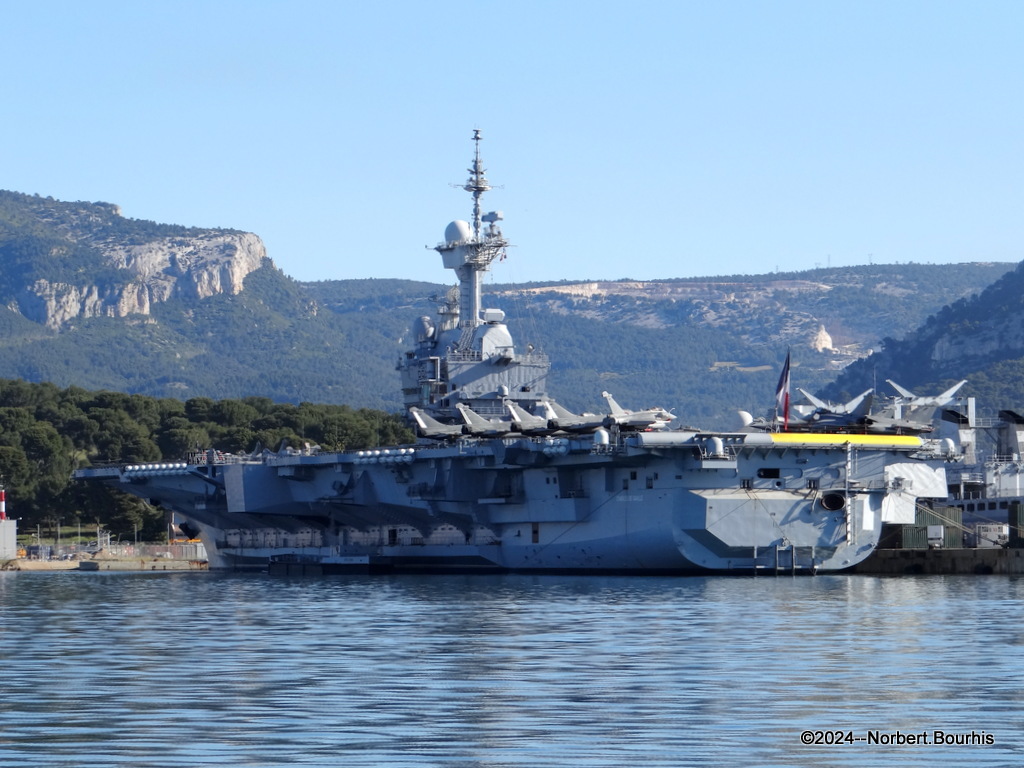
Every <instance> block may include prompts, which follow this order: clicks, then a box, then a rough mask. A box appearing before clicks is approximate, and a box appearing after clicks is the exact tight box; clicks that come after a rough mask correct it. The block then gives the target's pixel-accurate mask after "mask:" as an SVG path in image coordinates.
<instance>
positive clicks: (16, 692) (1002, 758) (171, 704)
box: [0, 572, 1024, 768]
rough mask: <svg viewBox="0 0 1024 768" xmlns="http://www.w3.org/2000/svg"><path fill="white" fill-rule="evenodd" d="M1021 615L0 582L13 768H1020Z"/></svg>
mask: <svg viewBox="0 0 1024 768" xmlns="http://www.w3.org/2000/svg"><path fill="white" fill-rule="evenodd" d="M1022 599H1024V580H1020V579H1014V578H1002V577H983V578H960V577H920V578H907V579H878V578H871V577H839V576H825V577H816V578H796V579H792V578H778V579H775V578H758V579H755V578H688V579H679V578H611V577H592V578H588V577H558V576H521V575H510V576H472V577H469V576H433V577H417V576H396V577H363V576H352V577H334V578H322V579H278V578H271V577H267V576H238V575H222V574H123V573H120V574H119V573H109V572H106V573H97V574H78V573H46V574H39V573H29V572H26V573H16V574H15V573H0V611H2V613H0V616H2V621H0V662H2V668H3V674H4V682H3V696H2V698H0V764H3V765H16V764H20V765H32V766H46V767H52V766H72V765H74V766H79V765H81V764H82V759H83V756H85V755H88V756H89V762H90V763H91V764H93V765H97V766H102V765H110V766H133V768H134V767H135V766H138V767H140V768H150V767H154V768H156V767H160V768H162V767H164V766H166V767H171V766H217V765H232V766H254V767H255V766H260V767H262V766H291V765H295V766H334V765H339V764H344V765H346V766H356V767H361V766H374V767H379V766H388V767H389V768H404V767H406V766H409V767H410V768H412V767H415V768H425V767H427V766H429V767H431V768H435V767H436V768H447V767H448V766H452V767H455V766H458V767H459V768H506V767H511V766H516V767H519V766H531V768H546V767H547V766H565V765H572V766H586V767H587V768H604V767H605V766H608V767H609V768H611V767H612V766H614V767H615V768H619V767H620V766H623V765H625V764H628V763H632V762H637V761H642V762H643V763H644V765H645V768H668V767H669V766H671V767H673V768H675V767H676V766H718V765H753V764H756V765H762V766H775V765H779V766H781V765H792V764H794V763H799V764H802V765H812V766H866V765H878V764H883V763H884V764H887V765H899V766H924V765H926V764H927V765H932V764H935V763H937V762H939V763H943V764H961V765H975V766H991V767H995V766H1002V765H1007V766H1008V765H1019V764H1021V763H1022V762H1024V755H1022V753H1021V750H1022V744H1021V738H1020V736H1019V734H1020V733H1022V732H1024V729H1022V725H1024V723H1022V720H1024V715H1022V714H1021V713H1022V711H1024V707H1022V704H1024V685H1022V682H1024V681H1022V677H1024V675H1022V669H1021V665H1020V663H1019V661H1018V660H1017V659H1018V655H1019V651H1020V646H1021V645H1022V642H1024V630H1022V629H1021V628H1020V626H1019V625H1018V623H1017V622H1016V616H1017V614H1018V612H1019V609H1020V607H1021V604H1022ZM803 730H812V731H827V730H839V731H844V732H846V731H849V732H850V733H851V734H854V735H856V736H858V737H860V736H863V735H865V734H867V733H868V732H869V731H877V732H880V733H882V734H894V733H896V732H897V731H899V732H901V733H903V734H916V733H921V732H925V733H928V734H929V738H931V734H933V733H934V731H936V730H941V731H944V732H945V733H948V734H960V735H963V734H971V733H972V731H973V732H974V733H975V734H980V733H981V732H983V731H984V732H985V733H987V734H991V735H992V736H993V738H994V741H995V743H994V744H992V745H990V746H985V745H981V746H978V745H975V746H935V745H931V746H913V745H878V744H874V745H868V744H865V743H863V742H859V743H855V744H849V745H843V746H838V745H828V746H826V745H821V746H815V745H808V746H805V745H802V744H801V742H800V733H801V731H803Z"/></svg>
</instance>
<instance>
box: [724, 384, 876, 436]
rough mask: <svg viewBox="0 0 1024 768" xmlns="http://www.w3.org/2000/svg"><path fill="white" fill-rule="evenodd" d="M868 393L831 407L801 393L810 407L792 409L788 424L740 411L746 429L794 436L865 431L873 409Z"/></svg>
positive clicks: (793, 407)
mask: <svg viewBox="0 0 1024 768" xmlns="http://www.w3.org/2000/svg"><path fill="white" fill-rule="evenodd" d="M872 391H873V390H870V389H869V390H867V391H866V392H863V393H861V394H859V395H857V397H855V398H853V400H850V401H849V402H848V403H840V404H836V403H829V402H827V401H825V400H822V399H820V398H818V397H815V396H814V395H812V394H811V393H810V392H807V391H806V390H803V389H800V390H799V392H800V393H801V394H802V395H803V396H804V397H805V398H806V399H807V403H797V404H795V405H793V406H792V407H791V408H790V411H789V420H788V423H787V422H786V421H785V420H784V419H781V418H774V419H764V418H758V419H755V418H754V417H753V416H751V415H750V414H749V413H747V412H746V411H740V418H741V419H742V421H743V427H744V428H747V429H760V430H766V431H777V430H781V429H790V430H792V431H794V432H807V431H812V430H813V431H822V432H824V431H828V430H837V431H838V430H846V431H850V430H863V429H867V427H868V425H867V424H866V422H865V419H866V417H867V416H868V411H869V410H870V409H871V393H872Z"/></svg>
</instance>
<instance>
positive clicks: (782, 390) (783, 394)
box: [775, 350, 790, 432]
mask: <svg viewBox="0 0 1024 768" xmlns="http://www.w3.org/2000/svg"><path fill="white" fill-rule="evenodd" d="M789 355H790V352H789V350H786V364H785V365H784V366H782V375H781V376H779V386H778V387H777V388H776V389H775V418H778V417H779V414H780V413H781V414H782V423H783V425H784V426H783V429H784V431H786V432H788V431H789Z"/></svg>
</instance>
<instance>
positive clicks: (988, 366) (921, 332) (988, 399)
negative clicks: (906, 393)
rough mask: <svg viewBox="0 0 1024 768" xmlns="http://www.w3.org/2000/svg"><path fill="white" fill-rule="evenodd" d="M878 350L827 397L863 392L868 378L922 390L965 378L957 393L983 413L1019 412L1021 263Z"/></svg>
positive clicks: (1023, 367) (1023, 397)
mask: <svg viewBox="0 0 1024 768" xmlns="http://www.w3.org/2000/svg"><path fill="white" fill-rule="evenodd" d="M883 344H884V349H882V350H881V351H880V352H879V353H878V354H875V355H872V356H871V357H870V358H868V359H867V360H863V361H860V362H858V363H855V364H854V365H851V366H850V367H849V368H848V369H847V370H845V371H844V372H843V374H842V375H841V376H840V377H839V378H838V379H837V381H836V382H835V384H834V385H832V386H831V387H830V388H829V390H828V392H829V394H833V395H835V396H837V397H841V396H842V395H843V394H844V393H846V392H852V391H855V390H860V389H861V388H863V387H866V386H871V382H872V381H874V380H875V379H876V375H877V378H878V380H882V379H885V378H891V379H894V380H895V381H897V382H899V383H900V384H902V385H903V386H905V387H910V388H912V389H914V388H916V389H921V390H925V391H928V390H935V391H941V390H943V389H945V388H946V387H947V386H949V385H951V384H953V383H955V382H957V381H959V380H961V379H967V381H968V383H967V385H965V387H964V389H963V391H962V393H963V394H964V395H969V396H974V397H976V398H977V399H978V401H979V404H980V405H982V406H983V407H986V408H989V409H1010V410H1018V411H1020V410H1022V409H1024V264H1021V265H1019V266H1018V267H1017V268H1016V269H1015V270H1013V271H1011V272H1008V273H1007V274H1006V275H1004V276H1003V277H1002V278H1000V279H999V280H998V281H996V282H995V283H993V284H992V285H991V286H989V287H988V288H986V289H985V290H984V291H982V292H981V293H980V294H979V295H977V296H973V297H970V298H964V299H959V300H957V301H955V302H952V303H951V304H949V305H948V306H945V307H943V308H942V309H941V310H939V311H938V312H936V313H935V314H934V315H932V316H931V317H929V318H928V319H927V321H926V322H924V323H923V324H922V325H921V327H920V328H918V329H916V330H915V331H913V332H911V333H909V334H907V335H905V336H904V337H902V338H886V339H885V340H884V342H883ZM883 374H884V375H883Z"/></svg>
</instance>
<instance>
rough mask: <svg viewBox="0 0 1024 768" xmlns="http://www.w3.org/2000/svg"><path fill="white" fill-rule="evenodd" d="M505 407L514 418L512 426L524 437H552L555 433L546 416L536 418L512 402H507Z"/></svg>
mask: <svg viewBox="0 0 1024 768" xmlns="http://www.w3.org/2000/svg"><path fill="white" fill-rule="evenodd" d="M505 407H506V408H508V412H509V414H510V415H511V417H512V426H513V427H514V428H515V429H517V430H518V431H520V432H522V433H523V434H524V435H550V434H551V433H552V432H554V431H555V429H554V428H553V427H551V426H550V425H549V424H548V419H546V418H545V417H544V416H534V415H533V414H532V413H528V412H527V411H526V410H524V409H523V408H521V407H520V406H519V405H517V404H516V403H514V402H513V401H511V400H506V401H505Z"/></svg>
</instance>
